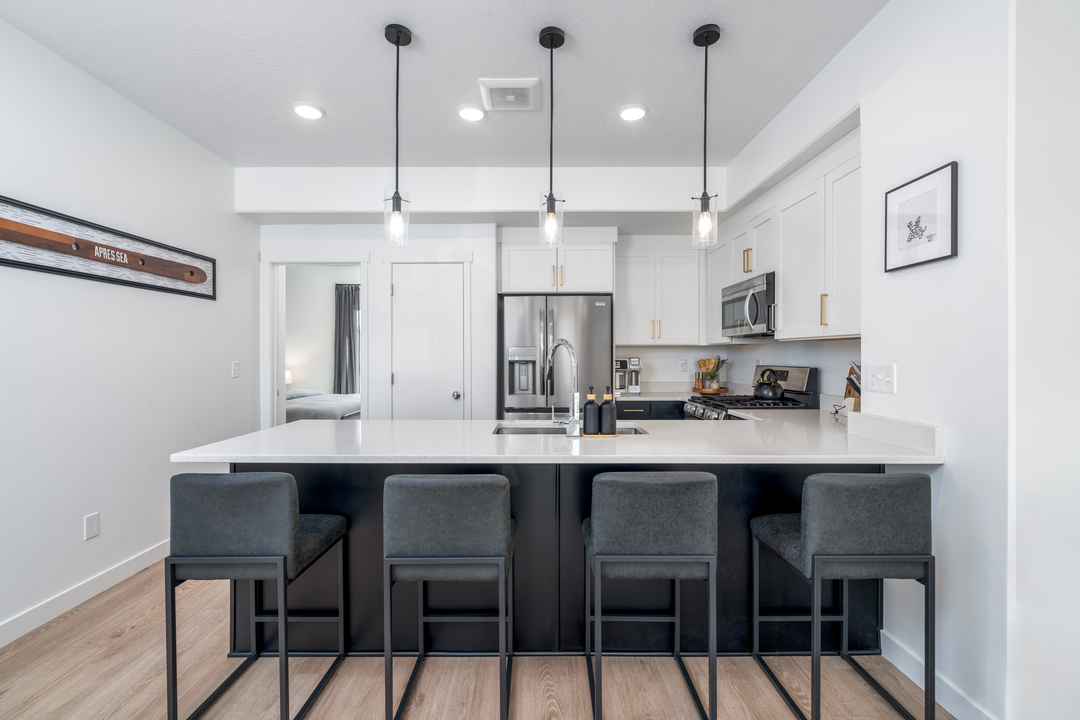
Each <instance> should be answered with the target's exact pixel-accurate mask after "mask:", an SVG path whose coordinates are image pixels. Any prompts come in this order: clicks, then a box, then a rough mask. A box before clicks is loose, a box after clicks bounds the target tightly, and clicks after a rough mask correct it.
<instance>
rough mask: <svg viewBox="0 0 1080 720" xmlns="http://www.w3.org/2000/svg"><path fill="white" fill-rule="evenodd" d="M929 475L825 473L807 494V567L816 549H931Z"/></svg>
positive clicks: (848, 552) (831, 551)
mask: <svg viewBox="0 0 1080 720" xmlns="http://www.w3.org/2000/svg"><path fill="white" fill-rule="evenodd" d="M931 552H932V536H931V517H930V476H928V475H925V474H923V473H898V474H895V475H862V474H857V473H835V474H832V473H823V474H820V475H811V476H810V477H808V478H806V482H805V484H804V485H803V496H802V555H801V557H800V560H801V565H802V566H803V567H802V570H803V572H804V573H805V574H806V576H807V577H809V576H810V567H811V559H812V558H813V556H814V555H928V554H930V553H931Z"/></svg>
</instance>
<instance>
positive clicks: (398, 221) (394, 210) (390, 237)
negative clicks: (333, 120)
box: [383, 25, 412, 247]
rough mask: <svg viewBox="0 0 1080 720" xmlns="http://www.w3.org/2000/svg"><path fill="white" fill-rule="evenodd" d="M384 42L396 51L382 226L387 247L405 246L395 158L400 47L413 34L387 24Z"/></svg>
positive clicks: (405, 216) (403, 200)
mask: <svg viewBox="0 0 1080 720" xmlns="http://www.w3.org/2000/svg"><path fill="white" fill-rule="evenodd" d="M385 35H386V40H387V42H389V43H390V44H391V45H393V46H394V48H395V51H394V52H395V54H396V56H397V57H396V66H395V69H394V192H393V193H389V192H388V193H386V194H388V195H390V197H388V198H385V199H384V200H383V222H384V224H385V234H386V244H387V245H393V246H395V247H404V246H406V245H408V244H409V194H408V193H403V192H401V189H400V188H399V187H398V169H399V163H398V155H399V145H400V141H399V139H398V136H399V135H400V133H401V129H400V127H399V125H400V123H399V121H398V116H399V114H400V106H401V48H402V46H405V45H408V44H409V43H411V42H412V33H411V32H409V28H407V27H405V26H404V25H387V26H386V31H385Z"/></svg>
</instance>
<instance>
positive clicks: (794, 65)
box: [0, 0, 886, 166]
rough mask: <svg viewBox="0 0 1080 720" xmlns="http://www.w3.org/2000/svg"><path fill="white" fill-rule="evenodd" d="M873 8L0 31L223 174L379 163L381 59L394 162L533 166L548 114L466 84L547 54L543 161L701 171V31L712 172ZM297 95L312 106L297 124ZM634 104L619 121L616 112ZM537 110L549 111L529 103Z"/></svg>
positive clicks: (321, 14) (247, 15) (185, 13)
mask: <svg viewBox="0 0 1080 720" xmlns="http://www.w3.org/2000/svg"><path fill="white" fill-rule="evenodd" d="M885 3H886V0H814V1H813V2H807V1H806V0H727V2H725V3H717V2H715V1H713V0H679V1H678V2H672V0H603V1H599V0H590V1H588V2H583V1H582V0H547V1H546V2H533V3H530V2H525V1H523V0H412V1H411V2H408V3H405V2H399V3H392V2H389V1H388V0H361V1H360V2H357V0H318V1H317V2H311V1H308V2H304V1H303V0H228V1H222V0H181V1H176V2H146V0H49V1H48V2H42V0H0V19H3V20H5V21H7V22H9V23H11V24H12V25H14V26H15V27H17V28H19V29H20V30H22V31H23V32H25V33H27V34H28V35H29V36H30V37H32V38H34V39H35V40H37V41H39V42H41V43H42V44H44V45H45V46H47V47H49V48H51V49H52V50H54V51H55V52H57V53H59V54H60V55H61V56H63V57H64V58H66V59H68V60H70V61H71V62H72V63H74V64H75V65H77V66H79V67H80V68H82V69H84V70H85V71H87V72H88V73H90V74H91V75H93V76H94V77H96V78H98V79H99V80H101V81H102V82H104V83H105V84H106V85H108V86H110V87H112V88H114V89H115V90H116V91H118V92H119V93H121V94H122V95H124V96H125V97H127V98H129V99H130V100H132V101H133V102H135V103H137V104H138V105H140V106H141V107H143V108H145V109H146V110H148V111H149V112H151V113H153V114H154V115H156V116H157V117H159V118H161V119H162V120H164V121H165V122H167V123H169V124H170V125H172V126H173V127H175V128H176V129H177V130H179V131H180V132H182V133H184V134H185V135H187V136H188V137H190V138H192V139H193V140H195V141H196V142H198V143H200V144H201V145H203V146H205V147H207V148H208V149H210V150H211V151H212V152H214V153H216V154H217V155H219V156H220V157H222V158H223V159H225V160H227V161H228V162H230V163H232V164H233V165H236V166H387V165H392V164H393V160H394V146H393V138H394V136H393V121H394V115H393V109H394V106H393V97H394V96H393V93H394V75H393V72H394V48H393V46H392V45H390V44H389V43H387V42H386V40H385V39H383V34H382V33H383V26H384V25H386V24H387V23H390V22H398V23H402V24H404V25H406V26H408V27H409V28H410V29H411V30H412V32H413V38H414V40H413V44H412V45H411V46H409V47H406V48H403V49H402V51H401V65H402V79H401V96H402V98H401V100H402V102H401V112H402V119H401V138H402V140H401V142H402V148H401V164H402V165H403V166H541V165H546V164H547V133H548V124H547V113H546V110H545V111H541V112H529V113H490V114H489V115H488V116H487V118H485V119H484V120H482V121H480V122H477V123H469V122H466V121H464V120H461V119H460V118H459V117H458V116H457V113H456V108H457V106H458V105H460V104H462V103H468V102H472V103H476V104H480V93H479V89H478V85H477V78H480V77H539V78H541V79H542V80H543V84H542V85H541V88H540V89H541V90H542V92H543V94H544V95H545V96H546V94H547V75H548V73H547V63H548V55H547V51H546V50H544V49H543V48H541V47H540V46H539V44H538V42H537V34H538V32H539V30H540V28H542V27H544V26H545V25H549V24H554V25H558V26H559V27H561V28H563V30H565V31H566V35H567V42H566V45H565V46H563V47H562V48H561V49H559V50H556V51H555V87H556V96H555V103H556V105H555V107H556V115H555V163H556V165H565V166H630V165H637V166H686V165H690V166H693V165H697V164H699V163H700V162H701V84H702V69H703V67H702V66H703V58H702V54H703V53H702V50H701V49H700V48H696V47H694V46H693V44H692V43H691V34H692V33H693V31H694V29H695V28H696V27H698V26H699V25H702V24H704V23H707V22H715V23H718V24H720V25H721V27H722V29H723V33H724V34H723V36H722V37H721V39H720V42H719V43H717V44H716V45H714V46H713V47H712V48H710V53H709V55H710V74H709V85H710V94H709V125H710V133H709V164H710V165H726V164H728V162H729V161H730V160H731V158H732V157H734V156H735V155H736V154H737V153H738V152H739V151H740V150H741V149H742V148H743V147H745V146H746V144H747V143H748V142H749V141H750V140H751V139H752V138H753V137H754V136H755V135H756V134H757V133H758V132H760V131H761V129H762V128H764V127H765V125H766V124H767V123H768V122H769V120H771V119H772V118H773V117H774V116H775V115H776V114H777V113H778V112H779V111H780V110H781V109H782V108H783V107H784V106H785V105H786V104H787V103H788V102H789V101H790V100H791V99H792V98H793V97H794V96H795V95H796V94H797V93H798V92H799V90H801V89H802V88H803V87H804V86H805V85H806V84H807V83H808V82H809V81H810V80H811V79H812V78H813V77H814V76H815V75H816V74H817V73H818V72H819V71H820V70H821V69H822V68H823V67H824V66H825V65H826V64H827V63H828V61H829V60H831V59H832V58H833V57H834V56H835V55H836V53H837V52H839V50H840V49H841V48H842V47H843V46H844V45H845V44H846V43H847V42H848V41H849V40H851V38H852V37H853V36H854V35H855V34H856V33H857V32H858V31H859V30H860V29H862V28H863V26H865V25H866V23H867V22H868V21H869V20H870V19H871V18H872V17H873V16H874V15H875V14H876V13H877V12H878V11H879V10H880V9H881V8H882V7H883V6H884V5H885ZM297 100H308V101H311V102H314V103H316V104H319V105H321V106H322V107H324V108H325V109H326V111H327V115H326V117H325V118H324V119H322V120H319V121H315V122H312V121H305V120H302V119H300V118H299V117H297V116H296V115H295V114H294V113H293V112H292V109H291V106H292V103H293V102H294V101H297ZM628 103H644V104H645V105H647V106H648V107H649V108H650V112H649V114H648V115H647V116H646V117H645V119H643V120H641V121H639V122H636V123H627V122H625V121H623V120H620V119H619V117H618V112H617V111H618V108H619V107H621V106H622V105H625V104H628ZM544 106H545V107H546V102H545V103H544Z"/></svg>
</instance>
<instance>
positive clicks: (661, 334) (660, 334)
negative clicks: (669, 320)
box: [656, 320, 664, 338]
mask: <svg viewBox="0 0 1080 720" xmlns="http://www.w3.org/2000/svg"><path fill="white" fill-rule="evenodd" d="M661 327H662V326H661V324H660V321H659V320H657V321H656V337H657V338H660V337H662V336H663V334H664V333H662V332H661V331H660V328H661Z"/></svg>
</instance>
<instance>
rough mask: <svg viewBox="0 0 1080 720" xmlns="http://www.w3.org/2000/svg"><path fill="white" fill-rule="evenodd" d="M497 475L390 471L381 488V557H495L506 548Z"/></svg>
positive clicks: (505, 503) (503, 489) (506, 491)
mask: <svg viewBox="0 0 1080 720" xmlns="http://www.w3.org/2000/svg"><path fill="white" fill-rule="evenodd" d="M511 536H512V529H511V521H510V481H509V480H507V479H506V478H505V477H503V476H502V475H393V476H391V477H388V478H386V484H385V485H384V486H383V556H384V557H388V558H393V557H495V556H502V555H504V554H505V553H506V551H507V548H508V547H510V542H511Z"/></svg>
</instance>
